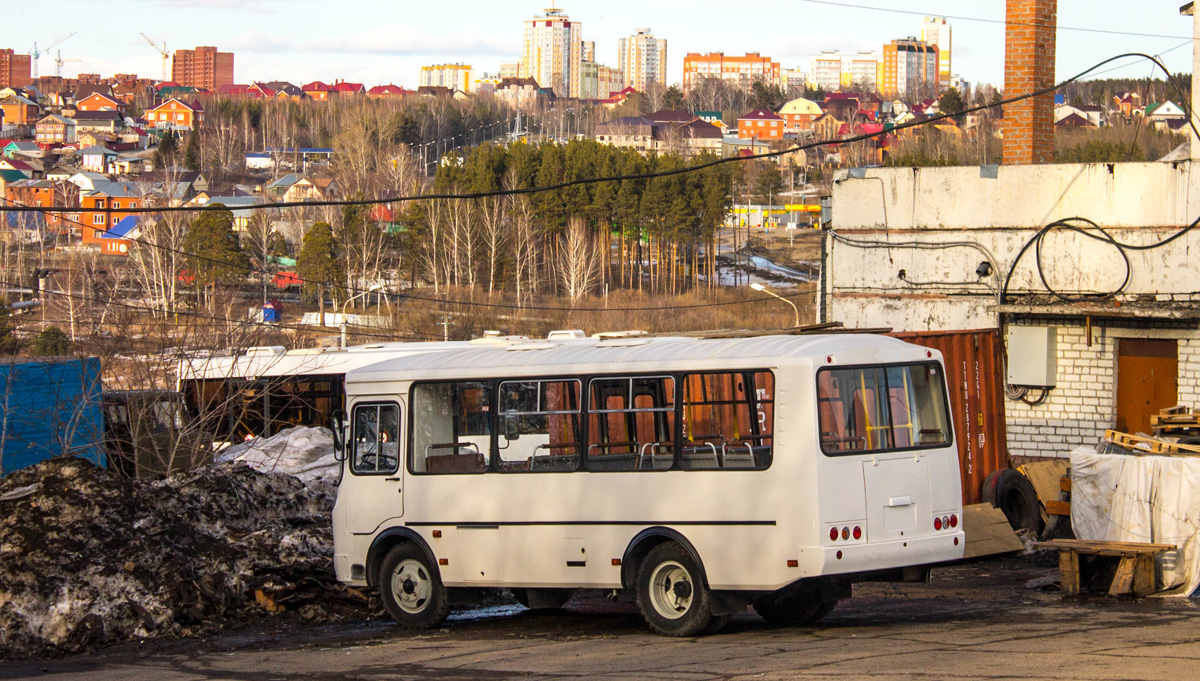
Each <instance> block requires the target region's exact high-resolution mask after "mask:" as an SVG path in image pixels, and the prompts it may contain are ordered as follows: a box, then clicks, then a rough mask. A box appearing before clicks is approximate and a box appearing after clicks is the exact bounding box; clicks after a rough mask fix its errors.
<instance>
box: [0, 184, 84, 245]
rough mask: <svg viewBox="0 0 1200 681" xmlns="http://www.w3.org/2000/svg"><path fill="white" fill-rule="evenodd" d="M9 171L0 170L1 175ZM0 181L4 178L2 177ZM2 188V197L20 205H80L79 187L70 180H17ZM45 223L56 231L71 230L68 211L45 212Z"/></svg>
mask: <svg viewBox="0 0 1200 681" xmlns="http://www.w3.org/2000/svg"><path fill="white" fill-rule="evenodd" d="M5 172H7V171H0V175H2V174H3V173H5ZM0 182H3V179H2V178H0ZM4 184H5V185H6V186H4V187H3V188H0V197H3V198H5V199H6V200H7V201H8V202H9V203H11V204H15V205H18V206H38V207H41V208H51V207H54V206H60V207H63V206H65V207H71V208H74V207H76V206H78V205H79V188H78V187H76V186H75V185H73V184H71V183H70V182H64V181H61V180H51V179H45V180H16V181H9V182H6V183H4ZM43 215H44V216H45V222H44V224H45V225H46V226H47V227H49V228H51V229H54V230H56V231H61V232H70V231H71V229H70V224H69V220H68V219H67V214H66V213H43Z"/></svg>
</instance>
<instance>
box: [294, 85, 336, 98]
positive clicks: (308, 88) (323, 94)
mask: <svg viewBox="0 0 1200 681" xmlns="http://www.w3.org/2000/svg"><path fill="white" fill-rule="evenodd" d="M300 89H301V90H304V94H306V95H308V96H309V97H311V98H312V99H314V100H316V101H318V102H325V101H329V93H331V92H333V88H331V87H329V86H328V85H326V84H325V83H322V82H321V81H319V80H314V81H313V82H311V83H309V84H308V85H305V86H304V87H302V88H300Z"/></svg>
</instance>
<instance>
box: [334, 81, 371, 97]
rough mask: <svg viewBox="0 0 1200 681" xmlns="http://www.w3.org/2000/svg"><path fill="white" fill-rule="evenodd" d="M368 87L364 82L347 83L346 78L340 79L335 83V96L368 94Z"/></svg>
mask: <svg viewBox="0 0 1200 681" xmlns="http://www.w3.org/2000/svg"><path fill="white" fill-rule="evenodd" d="M366 92H367V89H366V88H364V87H363V84H362V83H347V82H346V81H344V80H339V81H337V82H336V83H334V84H333V92H332V93H331V94H332V95H334V96H335V97H348V96H351V95H361V94H366Z"/></svg>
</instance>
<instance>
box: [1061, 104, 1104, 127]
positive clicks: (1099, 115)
mask: <svg viewBox="0 0 1200 681" xmlns="http://www.w3.org/2000/svg"><path fill="white" fill-rule="evenodd" d="M1072 114H1075V115H1077V116H1079V117H1080V118H1084V119H1086V120H1087V121H1088V122H1089V123H1091V127H1095V128H1098V127H1100V126H1101V125H1104V107H1101V106H1093V105H1091V104H1080V105H1079V106H1072V105H1070V104H1063V105H1061V106H1057V107H1054V122H1055V123H1058V122H1059V121H1061V120H1062V119H1064V118H1066V117H1067V116H1070V115H1072Z"/></svg>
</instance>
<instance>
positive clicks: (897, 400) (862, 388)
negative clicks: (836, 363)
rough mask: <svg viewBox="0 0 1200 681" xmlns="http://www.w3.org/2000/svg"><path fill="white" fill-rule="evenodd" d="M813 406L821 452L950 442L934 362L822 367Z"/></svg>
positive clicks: (940, 380) (883, 449)
mask: <svg viewBox="0 0 1200 681" xmlns="http://www.w3.org/2000/svg"><path fill="white" fill-rule="evenodd" d="M817 403H818V421H819V425H820V437H821V449H822V451H824V452H825V453H826V454H830V455H835V456H836V455H849V454H865V453H869V452H888V451H897V450H905V449H919V448H923V447H944V446H946V445H948V444H950V441H951V437H950V419H949V417H948V416H947V413H946V389H945V383H944V381H943V378H942V369H941V366H940V365H938V364H911V365H901V366H882V367H854V368H847V369H822V370H821V371H820V372H819V373H818V374H817Z"/></svg>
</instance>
